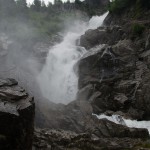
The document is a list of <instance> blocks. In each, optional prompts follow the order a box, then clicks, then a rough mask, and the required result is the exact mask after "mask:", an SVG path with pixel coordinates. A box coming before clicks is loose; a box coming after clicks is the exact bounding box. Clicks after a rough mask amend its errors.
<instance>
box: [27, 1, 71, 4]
mask: <svg viewBox="0 0 150 150" xmlns="http://www.w3.org/2000/svg"><path fill="white" fill-rule="evenodd" d="M33 1H34V0H27V3H33ZM44 1H45V3H46V4H47V3H48V2H52V3H53V2H54V0H44ZM62 1H63V2H66V1H67V0H62ZM71 1H73V0H71Z"/></svg>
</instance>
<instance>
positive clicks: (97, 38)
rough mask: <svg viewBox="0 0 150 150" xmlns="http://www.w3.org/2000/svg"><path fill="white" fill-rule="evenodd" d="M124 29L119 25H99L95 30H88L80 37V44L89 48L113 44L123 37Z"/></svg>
mask: <svg viewBox="0 0 150 150" xmlns="http://www.w3.org/2000/svg"><path fill="white" fill-rule="evenodd" d="M123 35H124V31H123V30H122V29H121V27H119V26H113V27H100V28H98V29H95V30H88V31H87V32H86V33H85V34H84V35H82V36H81V38H80V45H81V46H83V47H85V48H86V49H90V48H92V47H94V46H96V45H100V44H109V45H113V44H115V43H117V41H119V40H121V39H123V38H124V37H123Z"/></svg>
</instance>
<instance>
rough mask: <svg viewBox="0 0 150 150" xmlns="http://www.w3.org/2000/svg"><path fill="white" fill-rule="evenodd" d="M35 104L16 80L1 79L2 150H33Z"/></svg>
mask: <svg viewBox="0 0 150 150" xmlns="http://www.w3.org/2000/svg"><path fill="white" fill-rule="evenodd" d="M33 122H34V102H33V98H32V97H30V96H28V94H27V93H26V92H25V90H24V89H23V88H21V87H19V86H18V83H17V82H16V81H15V80H14V79H6V80H4V79H0V149H1V150H31V149H32V138H33V129H34V123H33Z"/></svg>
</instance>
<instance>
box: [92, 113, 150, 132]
mask: <svg viewBox="0 0 150 150" xmlns="http://www.w3.org/2000/svg"><path fill="white" fill-rule="evenodd" d="M93 115H95V114H93ZM96 116H97V118H98V119H104V118H105V119H108V120H109V121H112V122H114V123H117V124H122V125H126V126H128V127H134V128H146V129H148V131H149V133H150V121H137V120H130V119H125V118H123V117H121V116H119V115H112V116H106V115H104V114H102V115H96Z"/></svg>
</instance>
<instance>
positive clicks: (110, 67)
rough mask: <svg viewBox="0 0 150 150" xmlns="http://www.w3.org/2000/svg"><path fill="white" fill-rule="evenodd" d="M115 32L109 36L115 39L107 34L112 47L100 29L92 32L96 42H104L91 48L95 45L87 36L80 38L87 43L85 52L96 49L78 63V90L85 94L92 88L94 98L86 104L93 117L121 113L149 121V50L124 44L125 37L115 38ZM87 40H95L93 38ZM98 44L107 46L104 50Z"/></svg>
mask: <svg viewBox="0 0 150 150" xmlns="http://www.w3.org/2000/svg"><path fill="white" fill-rule="evenodd" d="M115 28H116V27H114V28H113V27H111V29H112V30H113V31H112V32H110V33H109V34H110V35H111V36H113V37H111V36H108V35H107V32H106V31H104V35H105V34H106V35H107V36H106V37H107V38H108V39H109V40H112V41H113V42H112V43H110V41H109V40H106V42H105V41H103V36H102V37H101V36H97V34H99V33H98V32H99V29H96V30H91V31H89V32H91V33H93V34H94V35H95V38H94V39H95V41H97V40H96V38H98V39H99V40H100V41H101V42H98V43H92V44H91V42H92V41H91V40H87V37H86V36H87V33H85V35H83V36H82V37H81V41H86V42H85V47H86V48H90V47H91V46H92V47H94V48H91V49H89V50H88V52H87V53H86V54H85V56H83V58H82V59H81V60H80V62H79V72H78V73H79V89H80V90H81V91H82V89H84V88H85V87H87V86H89V85H90V86H93V91H92V92H93V94H92V93H90V95H88V94H86V95H88V97H86V100H87V101H89V102H90V103H91V105H92V107H93V111H94V113H97V114H100V113H104V112H105V111H108V110H111V111H114V112H117V111H121V112H123V113H124V116H126V117H127V116H128V117H129V118H133V119H145V118H147V119H148V116H149V113H150V112H149V110H150V109H149V108H150V105H149V102H150V101H149V100H148V99H149V98H148V97H149V94H148V93H149V92H150V91H149V87H148V86H149V73H150V70H149V50H145V51H144V52H142V53H141V51H140V50H139V49H141V48H139V45H138V44H137V41H136V42H135V41H132V40H131V39H124V40H122V36H116V35H115V34H113V32H115V31H116V29H115ZM119 30H120V31H122V29H120V28H119ZM88 37H89V38H91V39H92V36H88ZM116 37H118V41H117V40H116ZM94 39H93V40H94ZM81 43H82V42H81ZM147 43H148V40H147V41H146V45H148V44H147ZM97 44H107V45H105V46H103V47H102V46H97ZM89 45H91V46H89ZM83 46H84V44H83ZM88 46H89V47H88ZM143 48H144V47H143ZM87 92H88V91H87ZM79 93H80V92H79ZM98 93H99V94H98ZM108 93H109V94H108ZM80 97H81V96H80ZM130 110H134V111H132V113H131V112H130Z"/></svg>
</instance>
